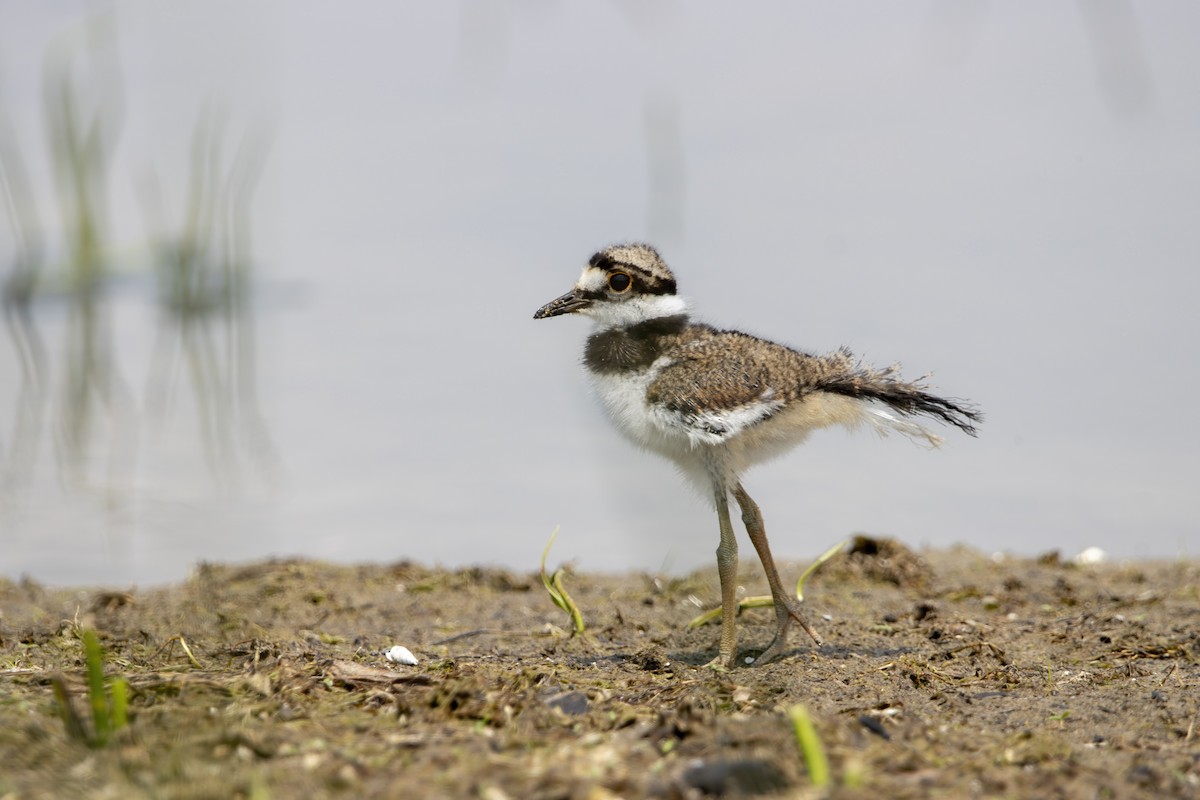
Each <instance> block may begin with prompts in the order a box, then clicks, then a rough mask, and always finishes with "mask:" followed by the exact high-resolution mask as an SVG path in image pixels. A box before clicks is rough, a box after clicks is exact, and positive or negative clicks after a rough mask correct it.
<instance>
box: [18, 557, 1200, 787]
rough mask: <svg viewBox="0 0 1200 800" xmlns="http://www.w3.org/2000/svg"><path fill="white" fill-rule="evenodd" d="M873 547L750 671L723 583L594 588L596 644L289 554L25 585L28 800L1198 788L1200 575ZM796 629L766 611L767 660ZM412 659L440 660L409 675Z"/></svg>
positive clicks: (447, 588) (1182, 568) (613, 581)
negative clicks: (800, 721) (132, 584)
mask: <svg viewBox="0 0 1200 800" xmlns="http://www.w3.org/2000/svg"><path fill="white" fill-rule="evenodd" d="M861 544H862V546H860V547H859V548H858V552H855V553H852V554H850V555H843V556H839V557H837V558H835V559H834V560H833V561H831V562H829V563H828V564H827V565H826V566H825V567H823V568H822V569H821V571H820V572H818V573H817V574H816V576H815V577H813V578H812V579H811V580H810V582H809V583H808V585H807V586H806V590H805V591H806V595H807V601H808V607H809V609H810V612H811V614H812V618H813V619H814V621H815V622H816V623H817V627H818V628H819V630H820V631H821V633H822V635H823V637H824V638H825V640H826V643H825V645H824V646H823V647H821V648H819V649H818V648H815V647H814V646H813V645H812V643H811V642H810V641H809V640H808V639H807V637H804V636H803V634H800V635H798V636H796V637H795V638H794V640H793V649H792V651H791V653H789V655H788V656H787V657H786V658H785V659H783V660H781V661H778V662H776V663H773V664H769V665H764V666H761V667H744V668H738V669H735V670H732V671H729V672H717V671H713V670H710V669H707V668H704V667H703V666H701V665H703V664H704V663H705V662H707V661H709V660H710V659H711V658H712V657H713V656H714V655H715V653H716V642H717V628H716V626H714V625H709V626H704V627H698V628H689V627H688V622H689V621H690V620H691V619H693V618H694V617H695V616H696V615H698V614H699V613H701V611H702V610H704V609H706V608H709V607H712V606H713V605H714V604H716V603H717V602H718V596H719V595H718V592H717V585H716V578H715V570H714V571H708V572H702V573H698V574H696V575H692V576H688V577H686V578H663V577H659V576H653V575H641V574H629V575H620V576H599V575H589V574H576V573H573V572H569V573H568V574H566V576H565V585H566V587H567V589H568V590H569V591H570V592H571V595H572V596H573V597H574V598H575V600H576V601H577V603H578V605H579V607H580V608H581V609H582V612H583V615H584V619H585V621H586V624H587V633H586V635H585V636H584V637H578V636H576V637H572V636H570V635H568V633H567V632H565V630H564V629H567V628H569V627H570V626H569V621H568V618H567V616H566V615H565V614H564V613H563V612H561V611H560V610H559V609H557V608H555V607H554V606H553V605H552V604H551V602H550V600H549V597H548V596H547V594H546V593H545V591H544V590H543V588H542V585H541V581H540V578H539V576H538V575H537V574H535V573H531V574H513V573H509V572H504V571H497V570H488V569H468V570H460V571H445V570H437V569H430V568H426V567H423V566H419V565H415V564H410V563H399V564H392V565H387V566H377V565H372V566H349V567H347V566H334V565H329V564H323V563H314V562H305V561H287V562H268V563H259V564H251V565H239V566H222V565H204V566H201V567H199V568H198V569H197V570H196V572H195V574H194V576H193V577H192V578H191V579H189V580H187V581H186V582H184V583H182V584H180V585H176V586H170V587H166V588H161V589H153V590H133V591H130V590H127V589H121V588H111V587H110V588H108V589H47V588H43V587H41V586H39V585H38V584H37V583H36V582H35V581H33V580H25V581H22V582H17V583H14V582H5V581H0V722H2V725H0V798H3V800H9V798H37V797H83V796H87V797H114V798H115V797H122V798H124V797H238V796H241V797H254V798H266V797H324V796H343V797H358V796H388V797H413V798H426V797H434V798H436V797H478V798H484V800H501V799H502V798H514V799H515V798H588V799H590V800H599V799H600V798H613V797H626V798H635V797H662V798H699V797H749V796H761V797H821V796H832V797H847V798H852V797H853V798H857V797H869V798H878V797H888V798H905V797H946V798H952V797H953V798H959V797H1013V798H1018V797H1020V798H1024V797H1057V798H1108V797H1111V798H1122V797H1200V661H1198V660H1200V563H1197V562H1194V561H1192V562H1180V561H1176V562H1162V563H1129V564H1120V565H1097V566H1074V565H1072V564H1069V563H1063V562H1062V561H1060V560H1059V559H1058V558H1057V556H1055V555H1053V554H1051V555H1047V556H1044V557H1042V558H1039V559H1032V560H1016V559H1010V560H1006V561H1001V562H995V561H993V560H991V559H989V558H985V557H983V556H981V555H979V554H978V553H975V552H971V551H966V550H953V551H939V552H930V553H922V554H920V555H915V554H913V553H911V552H909V551H907V550H905V549H904V548H903V547H902V546H900V545H897V544H896V543H891V542H887V541H882V542H879V541H870V542H865V543H861ZM800 568H801V565H787V570H786V572H785V575H791V576H792V578H793V579H794V578H795V577H796V576H797V575H798V574H799V571H800ZM743 579H744V584H745V588H746V591H747V593H748V594H751V595H754V594H763V593H765V592H766V586H765V581H764V580H763V578H762V576H761V574H760V573H758V572H751V571H749V565H747V572H746V573H745V574H744V575H743ZM771 620H772V615H771V612H770V610H769V609H755V610H748V611H746V612H745V613H743V614H742V615H741V617H740V619H739V636H740V639H739V642H740V645H741V647H742V648H743V652H742V655H743V656H746V655H753V654H754V652H755V651H754V648H753V647H752V646H757V647H762V646H764V645H765V644H766V642H767V640H768V639H769V638H770V635H771V627H770V622H771ZM86 630H94V631H95V632H96V633H97V635H98V637H99V639H100V641H101V643H102V646H103V648H104V653H105V671H106V674H107V675H108V677H109V679H110V680H111V679H112V678H115V677H122V678H124V679H125V681H126V682H127V684H128V686H129V702H128V707H129V711H128V717H129V723H128V725H127V726H126V727H124V728H123V729H121V730H119V731H117V732H116V734H115V735H114V736H113V738H112V740H111V741H109V742H108V744H107V745H106V746H96V745H95V742H94V741H93V742H90V743H89V742H88V739H89V738H93V737H94V734H93V733H92V732H91V731H90V724H91V723H90V721H91V712H90V710H89V708H90V707H89V705H88V703H89V696H95V694H96V693H95V692H92V693H89V691H88V689H87V684H86V681H85V677H84V673H85V667H84V658H83V650H82V645H81V636H82V633H83V631H86ZM185 644H186V646H187V647H186V649H185V647H184V645H185ZM396 644H401V645H405V646H407V647H408V648H409V649H411V650H412V652H413V653H414V654H415V655H416V657H417V658H418V659H419V663H418V664H417V665H416V666H401V665H397V664H393V663H390V662H389V661H388V660H387V659H385V658H384V657H383V656H382V653H383V651H386V650H387V649H389V648H390V647H392V646H393V645H396ZM189 654H190V655H189ZM55 676H57V677H58V679H59V685H60V686H62V687H63V688H65V689H66V693H67V697H68V698H69V699H68V701H67V702H69V703H70V704H71V707H72V708H73V709H74V712H75V717H77V718H78V719H80V720H82V722H81V725H82V730H77V731H76V732H75V734H74V735H72V734H71V733H70V731H69V730H68V728H69V725H68V720H69V719H70V717H67V718H64V717H63V711H64V708H63V705H62V701H60V700H56V698H55V692H54V678H55ZM101 696H102V697H104V696H111V689H110V690H109V691H108V692H107V695H106V694H105V693H102V694H101ZM797 706H802V707H803V708H804V709H806V710H807V712H808V714H809V716H810V717H811V719H812V721H813V723H814V726H815V730H816V733H817V738H818V739H819V742H820V745H821V749H822V750H823V751H824V754H825V756H826V757H827V760H828V764H829V776H830V778H829V782H828V783H827V784H826V785H825V786H823V787H818V786H814V784H813V778H814V776H815V775H816V774H817V773H816V771H815V770H814V767H813V764H814V763H815V762H813V761H810V760H808V759H809V758H811V757H812V756H811V751H810V754H809V756H808V757H807V758H806V756H805V755H804V754H802V752H801V749H800V748H799V746H798V743H797V738H796V736H795V734H794V732H793V727H792V725H791V723H790V721H789V711H790V710H791V709H793V708H795V707H797Z"/></svg>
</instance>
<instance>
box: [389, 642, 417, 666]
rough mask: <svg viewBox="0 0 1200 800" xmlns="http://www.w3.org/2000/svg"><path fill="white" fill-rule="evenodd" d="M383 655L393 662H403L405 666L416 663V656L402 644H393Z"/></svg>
mask: <svg viewBox="0 0 1200 800" xmlns="http://www.w3.org/2000/svg"><path fill="white" fill-rule="evenodd" d="M384 655H385V657H386V658H387V660H388V661H390V662H392V663H393V664H403V665H405V666H407V667H415V666H416V665H417V657H416V656H414V655H413V654H412V651H411V650H409V649H408V648H407V647H403V646H402V645H395V646H394V647H392V649H391V650H388V651H387V653H385V654H384Z"/></svg>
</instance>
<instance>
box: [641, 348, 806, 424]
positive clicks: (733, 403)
mask: <svg viewBox="0 0 1200 800" xmlns="http://www.w3.org/2000/svg"><path fill="white" fill-rule="evenodd" d="M723 338H725V337H724V336H722V337H719V339H717V340H714V339H707V340H705V341H701V342H693V343H689V344H687V345H684V346H683V347H681V348H679V349H678V350H676V351H675V352H672V353H671V354H670V360H669V361H668V363H667V365H666V366H664V367H663V368H662V369H660V370H659V372H658V374H657V375H656V376H655V378H654V380H652V381H651V382H650V384H649V386H648V387H647V389H646V400H647V402H648V403H649V404H650V406H651V408H652V409H653V411H652V418H653V419H654V422H655V423H656V424H657V425H659V426H661V427H663V428H665V429H668V430H672V431H680V430H682V431H683V432H685V433H686V434H687V436H688V438H689V439H690V440H691V441H692V443H693V444H707V445H713V444H721V443H723V442H726V441H728V440H729V439H732V438H733V437H735V436H737V435H738V434H739V433H741V432H742V431H744V430H746V429H747V428H750V427H752V426H754V425H757V424H758V423H760V422H762V421H763V420H766V419H769V418H770V417H771V416H772V415H773V414H774V413H775V412H776V411H778V410H779V409H780V408H782V407H783V405H784V404H785V402H786V400H787V397H788V395H789V394H791V392H790V391H789V390H788V389H787V388H786V387H785V386H784V385H782V384H781V383H780V382H779V381H777V380H774V379H773V375H772V373H773V372H775V370H773V369H771V366H772V364H771V361H772V359H771V358H764V357H763V353H761V352H755V351H754V350H745V349H743V348H736V347H734V348H725V347H723V346H722V343H721V342H720V339H723ZM764 344H765V343H764ZM780 349H783V348H780ZM792 352H794V351H792ZM796 355H798V354H796Z"/></svg>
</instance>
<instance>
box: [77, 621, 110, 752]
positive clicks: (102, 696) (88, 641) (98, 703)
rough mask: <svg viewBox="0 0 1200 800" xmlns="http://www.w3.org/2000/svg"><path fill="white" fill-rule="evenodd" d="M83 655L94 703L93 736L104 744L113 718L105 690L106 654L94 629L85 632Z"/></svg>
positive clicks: (97, 742) (98, 742)
mask: <svg viewBox="0 0 1200 800" xmlns="http://www.w3.org/2000/svg"><path fill="white" fill-rule="evenodd" d="M83 657H84V662H85V663H86V665H87V684H88V700H90V701H91V705H92V736H93V740H94V742H95V744H96V745H100V746H103V745H105V744H107V743H108V736H109V734H110V733H112V718H111V716H110V715H109V708H108V695H107V694H106V693H105V691H104V654H103V653H102V652H101V650H100V640H99V639H97V638H96V634H95V632H94V631H84V632H83Z"/></svg>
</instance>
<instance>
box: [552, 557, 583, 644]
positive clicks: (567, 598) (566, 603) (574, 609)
mask: <svg viewBox="0 0 1200 800" xmlns="http://www.w3.org/2000/svg"><path fill="white" fill-rule="evenodd" d="M562 576H563V570H561V569H560V570H558V571H557V572H555V573H554V578H553V581H552V582H553V583H554V588H555V589H557V590H558V594H559V596H560V597H561V598H562V601H563V611H566V612H567V614H569V615H570V616H571V625H572V627H574V628H575V632H576V633H578V634H579V635H580V636H582V635H583V627H584V626H583V612H582V611H580V610H579V606H577V605H575V601H574V600H573V599H571V595H569V594H567V587H565V586H563V582H562Z"/></svg>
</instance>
